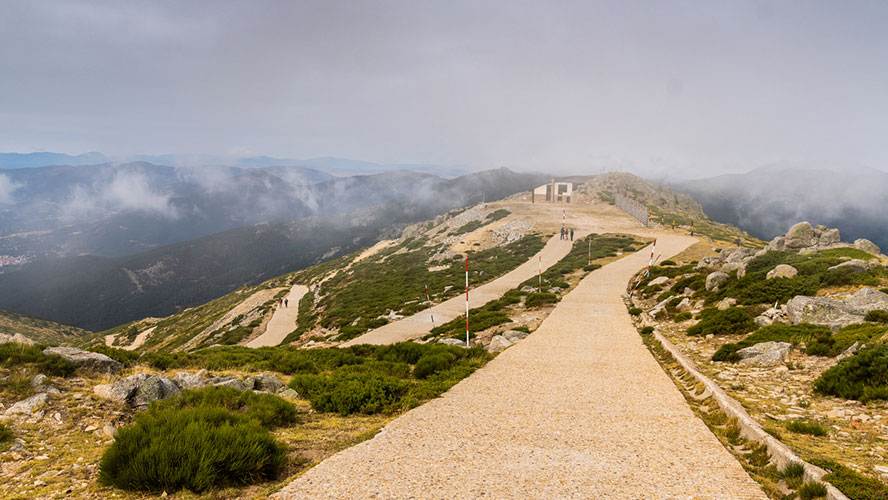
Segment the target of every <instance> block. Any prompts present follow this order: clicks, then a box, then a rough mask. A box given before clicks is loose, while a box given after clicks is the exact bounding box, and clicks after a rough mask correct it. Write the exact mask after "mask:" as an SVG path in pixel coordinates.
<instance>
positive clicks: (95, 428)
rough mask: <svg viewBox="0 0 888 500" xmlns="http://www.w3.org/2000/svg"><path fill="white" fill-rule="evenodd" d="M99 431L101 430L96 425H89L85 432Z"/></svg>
mask: <svg viewBox="0 0 888 500" xmlns="http://www.w3.org/2000/svg"><path fill="white" fill-rule="evenodd" d="M97 430H99V428H98V427H96V426H95V425H88V426H86V429H83V432H95V431H97Z"/></svg>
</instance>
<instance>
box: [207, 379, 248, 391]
mask: <svg viewBox="0 0 888 500" xmlns="http://www.w3.org/2000/svg"><path fill="white" fill-rule="evenodd" d="M210 382H211V383H212V384H213V385H215V386H216V387H231V388H232V389H237V390H239V391H245V390H247V386H246V385H244V383H243V382H241V381H240V379H238V378H237V377H233V376H231V375H227V376H224V377H216V378H214V379H212V380H211V381H210Z"/></svg>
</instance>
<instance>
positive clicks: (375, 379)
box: [309, 372, 409, 416]
mask: <svg viewBox="0 0 888 500" xmlns="http://www.w3.org/2000/svg"><path fill="white" fill-rule="evenodd" d="M408 388H409V385H408V384H407V383H406V382H404V381H403V380H400V379H397V378H395V377H382V376H379V375H377V374H374V373H342V372H336V373H334V374H333V376H332V377H330V378H329V379H327V380H326V381H325V383H324V384H323V385H322V386H321V387H320V388H319V389H316V390H314V391H313V392H311V393H310V395H309V401H310V402H311V407H312V408H314V409H315V410H316V411H326V412H335V413H339V414H340V415H343V416H344V415H350V414H352V413H364V414H373V413H384V412H390V411H392V410H394V405H395V403H396V402H397V401H398V400H399V399H400V398H401V396H403V395H404V394H405V393H406V392H407V389H408Z"/></svg>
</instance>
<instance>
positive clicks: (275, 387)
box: [244, 373, 287, 394]
mask: <svg viewBox="0 0 888 500" xmlns="http://www.w3.org/2000/svg"><path fill="white" fill-rule="evenodd" d="M244 387H246V388H247V389H249V390H251V391H262V392H270V393H272V394H277V393H278V392H280V391H282V390H283V389H284V388H285V387H287V385H286V384H284V383H283V382H281V381H280V380H278V378H277V377H275V376H274V375H272V374H270V373H260V374H259V375H254V376H252V377H247V378H245V379H244Z"/></svg>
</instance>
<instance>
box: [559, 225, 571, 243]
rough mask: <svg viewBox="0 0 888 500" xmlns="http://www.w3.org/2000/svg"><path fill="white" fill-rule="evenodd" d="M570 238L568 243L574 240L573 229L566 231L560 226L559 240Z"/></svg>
mask: <svg viewBox="0 0 888 500" xmlns="http://www.w3.org/2000/svg"><path fill="white" fill-rule="evenodd" d="M568 238H570V241H573V240H574V230H573V228H570V229H567V228H565V227H564V226H561V239H562V240H566V239H568Z"/></svg>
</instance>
